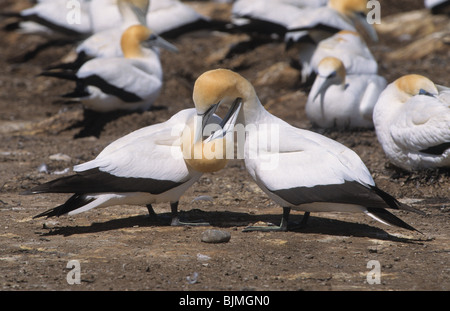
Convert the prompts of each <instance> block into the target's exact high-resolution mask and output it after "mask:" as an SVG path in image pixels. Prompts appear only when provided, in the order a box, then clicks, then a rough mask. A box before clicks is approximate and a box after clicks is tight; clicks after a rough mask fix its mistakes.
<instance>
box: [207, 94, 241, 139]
mask: <svg viewBox="0 0 450 311" xmlns="http://www.w3.org/2000/svg"><path fill="white" fill-rule="evenodd" d="M241 107H242V98H236V99H235V101H234V102H233V104H232V105H231V108H230V109H229V110H228V112H227V114H226V116H225V117H224V118H223V120H222V122H220V124H219V126H220V128H221V129H222V130H218V131H215V132H214V133H213V134H211V135H210V136H209V137H208V138H206V139H205V142H209V141H212V140H214V139H217V138H223V137H225V136H226V135H227V134H228V133H230V132H231V131H233V129H234V124H235V123H236V120H237V117H238V115H239V111H240V110H241Z"/></svg>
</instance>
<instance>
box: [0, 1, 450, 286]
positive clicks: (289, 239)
mask: <svg viewBox="0 0 450 311" xmlns="http://www.w3.org/2000/svg"><path fill="white" fill-rule="evenodd" d="M380 2H381V8H382V16H381V25H379V27H378V28H377V30H378V34H379V36H380V41H379V42H377V43H370V47H371V49H372V51H373V53H374V55H375V56H376V58H377V60H378V62H379V66H380V74H381V75H383V76H385V77H386V79H388V81H389V82H391V81H393V80H394V79H396V78H397V77H399V76H401V75H403V74H408V73H413V72H414V73H419V74H423V75H426V76H428V77H429V78H430V79H432V80H433V81H434V82H435V83H438V84H444V85H449V82H450V81H449V78H448V77H449V76H448V70H449V67H448V63H449V60H450V49H449V45H448V43H449V40H448V38H449V37H448V36H449V34H448V29H449V27H448V25H449V18H448V17H445V16H431V15H430V14H429V13H428V12H427V11H425V10H423V9H422V6H421V3H419V2H420V1H413V0H408V1H406V0H403V1H380ZM189 3H190V4H191V5H193V6H194V7H195V8H196V9H198V10H199V11H200V12H204V13H205V14H209V15H210V16H214V17H220V18H228V16H229V5H226V4H221V5H215V6H214V7H211V6H210V5H208V3H206V2H189ZM28 5H29V3H28V1H26V0H20V1H12V0H6V1H2V3H1V4H0V10H5V11H6V10H17V9H21V8H24V7H27V6H28ZM417 10H419V11H417ZM402 18H409V20H406V21H405V20H404V19H402ZM11 21H12V20H11V19H10V18H8V19H3V20H1V25H2V26H4V25H6V24H8V23H10V22H11ZM399 25H400V26H399ZM441 31H444V33H443V34H442V33H441ZM445 31H447V32H446V35H445ZM437 33H438V34H441V35H440V36H436V35H435V34H437ZM0 36H1V38H2V42H3V44H2V47H1V48H0V111H1V114H0V141H1V144H0V176H1V180H0V217H1V221H0V288H1V289H2V290H160V291H166V290H189V291H199V290H207V291H211V290H217V291H230V290H258V291H260V290H261V291H262V290H264V291H292V290H321V291H330V290H331V291H335V290H396V291H398V290H427V291H428V290H429V291H446V290H449V289H450V277H449V273H450V267H449V251H450V244H449V242H450V230H449V229H450V214H449V211H450V205H449V198H448V193H449V188H450V175H449V171H448V170H447V171H446V170H427V171H423V172H416V173H407V172H403V171H400V170H398V169H396V168H395V167H393V166H392V165H390V164H389V163H388V162H387V159H386V157H385V155H384V153H383V151H382V149H381V147H380V145H379V144H378V141H377V139H376V135H375V133H374V132H373V131H353V132H351V131H331V130H328V131H323V130H318V129H314V128H312V127H311V124H310V123H309V121H308V120H307V119H306V116H305V112H304V105H305V101H306V97H307V94H308V93H307V92H308V90H307V89H304V88H301V87H300V86H299V83H298V76H299V72H298V70H297V69H295V68H292V67H291V66H290V63H291V62H290V56H289V55H287V54H286V53H285V51H284V45H283V44H282V43H280V42H272V43H268V44H265V45H262V46H260V47H257V48H255V49H254V50H250V51H247V52H246V53H244V54H240V55H235V56H233V57H231V58H228V59H224V58H223V56H224V55H225V54H226V52H227V51H228V49H229V47H230V44H231V43H233V42H237V41H239V40H243V39H245V36H242V35H230V34H225V33H219V32H211V31H208V30H204V31H197V32H192V33H189V34H185V35H183V36H181V37H178V38H174V39H171V40H170V41H171V42H173V43H174V44H175V45H176V46H177V47H178V48H179V50H180V52H179V53H178V54H172V53H169V52H162V54H161V59H162V63H163V67H164V73H165V79H164V89H163V91H162V94H161V96H160V98H159V99H158V100H157V102H156V104H155V107H154V109H152V110H151V111H147V112H144V113H131V114H117V115H115V116H109V118H108V119H107V120H106V119H105V120H104V121H105V122H104V126H103V127H102V128H100V129H96V130H97V131H93V130H92V129H91V130H87V129H86V128H83V124H82V123H83V122H82V121H83V118H84V117H83V113H82V108H81V107H80V106H79V105H78V104H71V103H68V102H67V101H64V100H62V99H61V98H60V97H59V95H61V94H64V93H67V92H69V91H70V90H71V89H72V88H73V84H72V83H70V82H66V81H59V80H56V79H51V78H47V77H39V76H37V75H38V74H39V73H40V72H41V71H42V69H43V68H44V67H46V66H48V65H50V64H54V63H58V62H60V61H61V59H63V58H64V57H66V55H67V54H68V53H69V52H70V51H71V50H72V48H73V46H74V44H73V43H72V44H67V45H62V46H54V47H50V48H47V49H43V50H41V51H39V52H38V53H36V54H35V55H32V54H26V53H27V52H28V51H31V50H33V48H35V47H36V46H38V45H39V44H42V43H45V42H47V39H46V38H43V37H40V36H36V35H23V34H18V33H16V32H8V31H5V30H2V31H0ZM24 55H28V56H30V57H29V59H27V60H26V61H23V58H24ZM31 56H32V57H31ZM218 67H223V68H230V69H233V70H235V71H237V72H239V73H241V74H242V75H244V76H245V77H246V78H248V79H249V80H250V81H251V82H252V83H254V85H255V88H256V91H257V93H258V95H259V97H260V99H261V101H262V102H263V103H264V104H265V106H266V108H267V109H268V110H269V111H270V112H271V113H273V114H275V115H277V116H279V117H281V118H283V119H285V120H286V121H287V122H289V123H291V124H293V125H295V126H297V127H301V128H306V129H310V130H314V131H319V132H321V133H322V134H324V135H326V136H328V137H331V138H333V139H336V140H338V141H340V142H342V143H343V144H345V145H346V146H348V147H350V148H352V149H353V150H355V151H356V152H357V153H358V154H359V155H360V156H361V158H362V160H363V161H364V162H365V163H366V165H367V167H368V168H369V170H370V171H371V172H372V174H373V177H374V179H375V181H376V183H377V185H378V186H379V187H380V188H381V189H383V190H385V191H387V192H389V193H391V194H392V195H393V196H395V197H397V198H399V199H400V200H402V201H405V202H408V203H410V204H411V205H412V206H414V207H416V208H418V209H420V210H422V211H424V212H425V213H426V215H425V216H421V215H417V214H413V213H407V212H398V213H396V215H398V216H399V217H400V218H402V219H403V220H405V221H406V222H407V223H409V224H411V225H412V226H413V227H415V228H417V229H418V230H420V231H421V232H423V234H419V233H411V232H409V231H405V230H402V229H398V228H393V227H389V226H385V225H383V224H380V223H378V222H376V221H374V220H372V219H370V218H368V217H367V216H365V215H359V214H357V215H353V214H340V213H322V214H312V217H311V219H310V222H309V225H308V226H307V227H306V228H304V229H301V230H299V231H293V232H285V233H258V232H253V233H252V232H242V229H243V228H244V227H245V226H247V225H249V224H253V223H256V222H258V221H262V222H271V223H278V222H279V220H280V216H281V208H280V207H279V206H278V205H276V204H275V203H273V202H272V201H271V200H270V199H269V198H268V197H267V196H266V195H265V194H264V193H263V192H262V191H261V190H260V189H259V188H258V187H257V186H256V184H255V183H254V182H253V181H252V180H251V178H250V177H249V175H248V174H247V172H246V170H245V167H244V164H243V162H242V161H241V160H232V161H230V162H229V164H228V165H227V167H226V168H225V169H224V170H222V171H220V172H217V173H213V174H205V175H204V176H203V177H202V178H201V180H200V181H199V182H198V183H196V184H195V185H194V186H193V187H192V188H191V189H190V190H189V191H188V192H187V193H186V194H185V195H184V196H183V198H182V200H181V202H180V209H181V210H182V211H183V213H182V214H181V216H182V217H183V218H184V219H203V220H205V221H208V222H209V223H210V224H211V226H209V227H171V226H169V225H168V216H169V211H170V209H169V206H168V204H158V205H156V206H155V210H156V212H157V213H158V214H159V215H160V217H161V220H162V222H154V221H151V220H150V219H149V218H148V216H147V210H146V208H145V207H136V206H116V207H110V208H104V209H98V210H91V211H89V212H86V213H82V214H79V215H75V216H72V217H60V218H56V219H47V220H46V219H32V217H33V216H34V215H36V214H38V213H40V212H43V211H44V210H46V209H48V208H51V207H54V206H56V205H58V204H61V203H62V202H63V201H64V200H66V199H67V198H68V195H64V194H41V195H35V196H23V195H20V192H22V191H24V190H26V189H29V188H30V187H32V186H34V185H37V184H40V183H43V182H46V181H49V180H52V179H54V178H56V177H59V176H63V174H70V170H71V167H72V166H73V165H76V164H79V163H82V162H84V161H88V160H90V159H92V158H93V157H95V156H96V155H97V154H98V153H99V152H100V151H101V150H102V149H103V148H104V147H105V146H106V145H107V144H109V143H110V142H112V141H113V140H115V139H117V138H119V137H121V136H123V135H125V134H127V133H129V132H131V131H133V130H135V129H138V128H141V127H143V126H147V125H150V124H155V123H158V122H162V121H164V120H167V119H168V118H169V117H170V116H171V115H173V114H174V113H176V112H177V111H179V110H181V109H184V108H189V107H192V106H193V103H192V100H191V96H192V86H193V83H194V81H195V79H196V77H197V76H198V75H200V74H201V73H203V72H204V71H206V70H209V69H212V68H218ZM106 121H108V122H106ZM292 215H293V217H292V218H293V221H300V220H301V217H302V213H301V212H295V211H293V212H292ZM212 228H214V229H219V230H223V231H226V232H228V233H230V234H231V239H230V240H229V241H228V242H226V243H220V244H210V243H204V242H202V241H201V237H202V233H203V232H204V231H205V230H207V229H212ZM71 260H76V261H78V263H79V268H80V272H81V284H70V283H71V282H68V281H67V276H68V275H69V277H70V276H71V275H72V274H71V273H72V272H73V267H72V266H70V265H69V267H68V263H69V261H71ZM371 260H375V261H376V262H375V263H379V268H380V271H381V276H380V282H381V283H380V284H369V283H368V281H367V275H368V273H369V272H370V271H371V270H372V269H373V268H374V267H375V266H371V265H370V262H369V261H371ZM368 263H369V265H368Z"/></svg>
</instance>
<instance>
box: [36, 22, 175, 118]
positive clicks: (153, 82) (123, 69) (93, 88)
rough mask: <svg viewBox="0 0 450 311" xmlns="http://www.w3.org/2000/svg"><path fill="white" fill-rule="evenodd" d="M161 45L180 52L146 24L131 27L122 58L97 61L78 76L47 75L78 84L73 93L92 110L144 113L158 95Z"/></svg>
mask: <svg viewBox="0 0 450 311" xmlns="http://www.w3.org/2000/svg"><path fill="white" fill-rule="evenodd" d="M158 46H161V47H163V48H167V49H169V50H171V51H177V49H176V47H175V46H173V45H172V44H170V43H169V42H167V41H165V40H164V39H162V38H161V37H159V36H157V35H155V34H154V33H153V32H152V31H151V30H150V29H149V28H147V27H146V26H144V25H133V26H130V27H128V28H127V29H126V30H125V31H124V33H123V34H122V38H121V49H122V52H123V56H116V57H103V58H94V59H92V60H89V61H88V62H86V63H85V64H84V65H83V66H81V67H80V69H79V70H78V71H77V72H76V73H75V74H73V73H71V72H69V73H68V72H66V71H62V72H59V71H47V72H44V73H42V75H44V76H52V77H57V78H64V79H71V80H75V81H77V88H76V89H75V92H74V93H71V94H67V95H66V97H72V98H78V99H79V100H80V101H81V103H82V104H83V106H84V107H85V108H86V109H88V110H92V111H97V112H110V111H115V110H142V111H145V110H147V109H149V108H150V107H151V105H152V104H153V102H154V101H155V100H156V98H157V97H158V96H159V93H160V91H161V88H162V83H163V70H162V66H161V62H160V59H159V54H158V51H157V50H154V49H155V48H157V47H158Z"/></svg>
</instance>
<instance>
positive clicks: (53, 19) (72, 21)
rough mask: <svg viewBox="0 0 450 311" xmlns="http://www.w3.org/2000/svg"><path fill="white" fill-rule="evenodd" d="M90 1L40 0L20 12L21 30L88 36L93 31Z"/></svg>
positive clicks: (34, 32)
mask: <svg viewBox="0 0 450 311" xmlns="http://www.w3.org/2000/svg"><path fill="white" fill-rule="evenodd" d="M89 6H90V1H88V0H78V1H68V0H39V1H38V2H37V3H36V4H35V5H33V6H32V7H30V8H27V9H24V10H22V11H21V12H20V13H19V16H20V18H21V20H22V21H21V22H20V23H19V30H20V32H23V33H33V34H42V35H50V36H53V35H55V34H59V33H64V34H70V35H77V36H86V35H89V34H90V33H91V32H92V27H91V25H92V23H91V20H92V18H95V16H96V15H94V16H93V15H91V14H90V11H89Z"/></svg>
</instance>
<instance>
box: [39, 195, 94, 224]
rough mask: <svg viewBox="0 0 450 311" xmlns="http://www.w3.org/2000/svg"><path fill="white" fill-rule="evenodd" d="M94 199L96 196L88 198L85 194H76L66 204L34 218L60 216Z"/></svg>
mask: <svg viewBox="0 0 450 311" xmlns="http://www.w3.org/2000/svg"><path fill="white" fill-rule="evenodd" d="M93 200H95V199H94V198H91V199H86V197H85V196H84V195H81V194H74V195H73V196H71V197H70V198H69V199H68V200H67V201H66V202H65V203H64V204H62V205H59V206H57V207H54V208H52V209H49V210H47V211H45V212H43V213H41V214H39V215H36V216H34V217H33V219H35V218H40V217H47V218H50V217H54V216H57V217H59V216H61V215H64V214H67V213H69V212H71V211H73V210H76V209H78V208H80V207H82V206H84V205H86V204H89V203H90V202H92V201H93Z"/></svg>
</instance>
